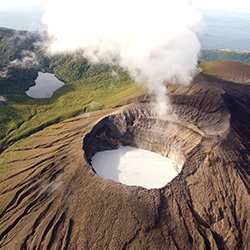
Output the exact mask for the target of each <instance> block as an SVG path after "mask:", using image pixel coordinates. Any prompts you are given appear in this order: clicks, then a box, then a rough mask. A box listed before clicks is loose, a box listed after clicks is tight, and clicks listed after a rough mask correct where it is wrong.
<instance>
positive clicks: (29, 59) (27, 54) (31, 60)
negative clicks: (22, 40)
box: [9, 50, 39, 67]
mask: <svg viewBox="0 0 250 250" xmlns="http://www.w3.org/2000/svg"><path fill="white" fill-rule="evenodd" d="M38 65H39V63H38V61H37V58H36V54H35V53H34V52H31V51H28V50H23V51H22V59H21V60H19V59H15V60H14V61H12V62H10V63H9V67H11V66H22V67H26V66H38Z"/></svg>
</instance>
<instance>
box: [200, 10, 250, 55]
mask: <svg viewBox="0 0 250 250" xmlns="http://www.w3.org/2000/svg"><path fill="white" fill-rule="evenodd" d="M201 13H202V15H203V19H204V25H203V27H202V31H200V32H198V37H199V40H200V42H201V47H202V48H203V49H209V50H210V49H230V50H240V51H249V50H250V33H249V27H250V15H249V13H238V12H229V11H219V10H201Z"/></svg>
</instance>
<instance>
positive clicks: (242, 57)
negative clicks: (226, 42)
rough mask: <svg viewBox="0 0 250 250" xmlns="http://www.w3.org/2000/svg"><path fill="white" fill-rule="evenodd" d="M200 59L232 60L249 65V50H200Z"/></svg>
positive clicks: (211, 60)
mask: <svg viewBox="0 0 250 250" xmlns="http://www.w3.org/2000/svg"><path fill="white" fill-rule="evenodd" d="M199 60H200V61H202V62H217V61H234V62H240V63H244V64H248V65H250V52H247V51H246V52H243V51H231V50H201V54H200V58H199Z"/></svg>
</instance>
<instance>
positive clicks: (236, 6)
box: [192, 0, 250, 12]
mask: <svg viewBox="0 0 250 250" xmlns="http://www.w3.org/2000/svg"><path fill="white" fill-rule="evenodd" d="M192 4H193V6H194V7H195V8H199V9H210V10H225V11H235V12H250V2H249V1H248V0H238V1H235V0H210V1H205V0H192Z"/></svg>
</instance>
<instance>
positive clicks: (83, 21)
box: [43, 0, 202, 100]
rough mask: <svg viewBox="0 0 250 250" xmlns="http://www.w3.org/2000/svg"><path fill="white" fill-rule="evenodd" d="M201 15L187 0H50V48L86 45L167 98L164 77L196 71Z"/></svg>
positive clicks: (90, 53) (178, 78)
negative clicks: (51, 39) (52, 41)
mask: <svg viewBox="0 0 250 250" xmlns="http://www.w3.org/2000/svg"><path fill="white" fill-rule="evenodd" d="M201 19H202V18H201V15H200V13H199V12H197V11H196V10H194V8H192V5H191V3H190V1H188V0H176V1H172V0H171V1H170V0H148V1H145V0H126V1H125V0H106V1H103V0H91V1H77V0H73V1H70V2H67V1H66V2H65V1H63V2H62V1H60V3H59V4H58V3H57V1H56V2H55V1H49V3H46V4H45V16H44V18H43V20H44V22H45V23H46V24H47V25H48V31H49V33H50V34H51V35H53V36H54V37H55V42H54V43H53V44H52V46H51V51H53V52H59V51H60V52H62V51H72V50H75V49H83V50H84V54H85V56H87V57H88V58H89V59H90V60H91V61H93V62H105V63H111V64H113V63H118V64H119V65H120V66H122V67H124V68H126V69H127V70H128V71H129V72H130V73H131V74H132V76H133V77H135V79H136V80H137V81H139V82H143V83H147V86H148V88H149V89H150V90H151V91H155V92H156V94H157V96H158V99H159V100H164V96H165V90H164V87H163V83H164V82H165V81H171V82H178V83H180V84H188V83H189V82H190V81H191V79H192V77H193V75H194V74H195V71H196V64H197V58H198V54H199V51H200V43H199V41H198V38H197V36H196V34H195V31H196V29H198V28H199V25H200V22H201Z"/></svg>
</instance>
